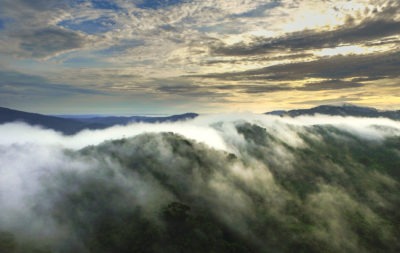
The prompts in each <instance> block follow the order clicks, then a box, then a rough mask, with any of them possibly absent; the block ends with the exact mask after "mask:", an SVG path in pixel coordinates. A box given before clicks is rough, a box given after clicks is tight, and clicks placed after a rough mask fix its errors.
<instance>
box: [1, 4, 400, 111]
mask: <svg viewBox="0 0 400 253" xmlns="http://www.w3.org/2000/svg"><path fill="white" fill-rule="evenodd" d="M0 6H1V8H0V106H3V107H9V108H14V109H19V110H26V111H34V112H41V113H47V114H88V113H104V114H175V113H183V112H188V111H191V112H198V113H219V112H231V111H250V112H255V113H262V112H266V111H270V110H276V109H294V108H309V107H313V106H316V105H321V104H342V103H351V104H356V105H360V106H372V107H376V108H380V109H400V71H399V70H400V43H399V42H400V1H398V0H354V1H351V0H334V1H333V0H332V1H330V0H304V1H300V0H263V1H261V0H212V1H211V0H147V1H146V0H110V1H105V0H35V1H32V0H0Z"/></svg>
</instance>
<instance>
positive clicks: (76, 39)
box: [18, 27, 86, 58]
mask: <svg viewBox="0 0 400 253" xmlns="http://www.w3.org/2000/svg"><path fill="white" fill-rule="evenodd" d="M18 37H19V39H20V40H21V42H20V47H21V49H22V50H23V52H25V53H26V54H28V55H29V56H31V57H35V58H36V57H38V58H43V57H49V56H53V55H55V54H58V53H62V52H66V51H69V50H72V49H78V48H81V47H83V46H84V45H85V42H86V40H85V37H84V36H83V35H81V34H79V33H76V32H73V31H69V30H65V29H60V28H57V27H49V28H44V29H40V30H35V31H30V32H26V33H21V34H19V35H18Z"/></svg>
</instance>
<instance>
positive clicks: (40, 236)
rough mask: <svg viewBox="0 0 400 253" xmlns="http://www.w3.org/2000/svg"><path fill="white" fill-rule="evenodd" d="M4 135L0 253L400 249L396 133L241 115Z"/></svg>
mask: <svg viewBox="0 0 400 253" xmlns="http://www.w3.org/2000/svg"><path fill="white" fill-rule="evenodd" d="M0 131H1V132H7V136H5V135H2V136H1V138H0V151H1V152H0V164H1V165H0V175H1V177H0V200H1V201H0V208H1V210H2V212H1V214H0V250H5V251H7V252H18V253H19V252H29V251H30V250H37V251H43V252H116V251H118V252H125V251H127V252H130V251H132V250H134V251H138V252H177V251H183V252H186V251H191V252H211V251H212V250H218V252H232V251H234V252H270V251H278V252H293V250H294V249H299V248H301V249H304V250H305V251H307V252H318V251H319V250H320V249H326V251H328V252H338V251H352V252H354V251H357V252H379V251H382V252H397V251H398V249H399V248H400V245H399V243H398V240H397V235H398V233H399V230H398V227H397V226H395V225H394V224H396V223H398V221H399V217H398V214H397V213H398V212H397V211H398V208H399V206H400V200H399V198H398V195H399V194H398V193H399V191H400V186H399V179H400V178H399V174H398V171H397V168H398V165H399V164H400V156H399V148H398V143H399V136H400V125H399V122H396V121H392V120H388V119H363V118H352V117H346V118H344V117H332V116H321V115H320V116H313V117H309V116H307V117H297V118H281V117H275V116H265V115H249V114H239V115H238V114H230V115H210V116H201V117H198V118H196V119H194V120H191V121H188V122H184V123H173V124H154V125H148V124H132V125H128V126H125V127H113V128H110V129H106V130H99V131H83V132H81V133H78V134H76V135H74V136H69V137H67V136H63V135H61V134H59V133H56V132H53V131H49V130H43V129H40V128H38V127H33V126H28V125H25V124H22V123H12V124H4V125H1V126H0Z"/></svg>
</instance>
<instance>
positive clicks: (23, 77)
mask: <svg viewBox="0 0 400 253" xmlns="http://www.w3.org/2000/svg"><path fill="white" fill-rule="evenodd" d="M4 93H8V94H19V95H25V96H27V97H29V96H30V95H39V96H44V97H46V96H65V95H68V94H105V93H103V92H101V91H99V90H92V89H88V88H83V87H77V86H73V85H67V84H56V83H52V82H50V81H49V80H47V79H46V78H44V77H41V76H36V75H29V74H24V73H20V72H16V71H12V70H0V94H4Z"/></svg>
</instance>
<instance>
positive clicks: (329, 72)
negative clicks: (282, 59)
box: [197, 51, 400, 81]
mask: <svg viewBox="0 0 400 253" xmlns="http://www.w3.org/2000/svg"><path fill="white" fill-rule="evenodd" d="M399 69H400V52H399V51H397V52H389V53H376V54H368V55H347V56H334V57H326V58H321V59H318V60H314V61H310V62H296V63H289V64H280V65H273V66H270V67H266V68H261V69H255V70H249V71H242V72H230V73H222V74H219V73H218V74H208V75H202V76H197V77H205V78H216V79H223V80H234V81H240V80H303V79H307V78H327V79H341V78H350V77H362V78H376V79H378V78H388V77H392V78H394V77H398V76H399V75H400V73H399Z"/></svg>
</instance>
